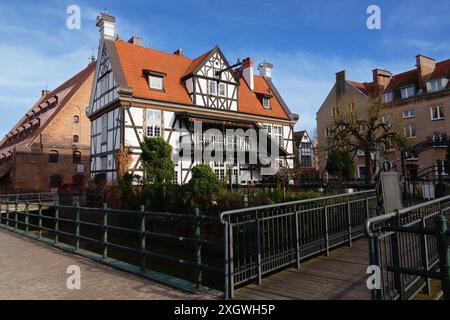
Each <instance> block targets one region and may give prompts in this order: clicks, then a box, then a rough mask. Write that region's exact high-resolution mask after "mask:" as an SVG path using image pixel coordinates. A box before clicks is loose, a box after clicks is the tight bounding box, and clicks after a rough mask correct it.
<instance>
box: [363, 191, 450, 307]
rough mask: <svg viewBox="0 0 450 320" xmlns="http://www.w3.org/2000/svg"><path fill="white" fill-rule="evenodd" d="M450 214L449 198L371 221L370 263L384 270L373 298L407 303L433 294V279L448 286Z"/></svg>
mask: <svg viewBox="0 0 450 320" xmlns="http://www.w3.org/2000/svg"><path fill="white" fill-rule="evenodd" d="M449 215H450V196H447V197H443V198H440V199H436V200H433V201H429V202H426V203H422V204H419V205H415V206H412V207H409V208H405V209H402V210H399V211H396V212H392V213H388V214H385V215H382V216H379V217H373V218H371V219H369V220H367V222H366V234H367V235H368V236H369V261H370V264H371V265H376V266H378V267H379V268H380V271H381V274H380V276H381V281H380V287H379V288H375V289H373V290H372V299H374V300H406V299H411V298H414V296H415V295H416V294H417V293H419V292H420V291H422V290H423V291H424V293H430V279H432V278H435V279H441V280H442V281H443V283H444V282H445V281H447V282H445V283H446V284H445V286H448V283H449V276H450V258H449V251H448V249H449V248H448V239H447V240H445V239H446V234H447V237H448V235H449V232H448V231H446V229H447V220H446V218H444V216H447V217H448V216H449ZM436 227H438V228H436ZM439 229H442V230H444V231H442V232H440V233H439V232H438V231H439ZM438 237H439V239H440V240H439V241H438V240H437V239H438ZM440 259H442V260H441V267H440V273H438V272H437V270H438V269H439V262H440ZM444 260H445V262H444ZM447 298H448V296H447Z"/></svg>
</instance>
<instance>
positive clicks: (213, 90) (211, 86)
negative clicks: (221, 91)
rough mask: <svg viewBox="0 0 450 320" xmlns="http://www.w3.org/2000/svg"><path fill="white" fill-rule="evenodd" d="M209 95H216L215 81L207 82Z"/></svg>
mask: <svg viewBox="0 0 450 320" xmlns="http://www.w3.org/2000/svg"><path fill="white" fill-rule="evenodd" d="M209 94H210V95H211V96H215V95H217V82H216V81H209Z"/></svg>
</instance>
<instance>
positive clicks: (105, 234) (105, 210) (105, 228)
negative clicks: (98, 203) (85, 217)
mask: <svg viewBox="0 0 450 320" xmlns="http://www.w3.org/2000/svg"><path fill="white" fill-rule="evenodd" d="M102 229H103V241H102V242H103V253H102V259H103V260H104V259H106V257H108V205H107V204H106V203H104V204H103V225H102Z"/></svg>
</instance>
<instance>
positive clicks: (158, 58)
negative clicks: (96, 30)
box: [108, 39, 291, 119]
mask: <svg viewBox="0 0 450 320" xmlns="http://www.w3.org/2000/svg"><path fill="white" fill-rule="evenodd" d="M113 43H114V46H115V50H116V52H117V57H118V59H117V60H118V63H117V65H115V64H114V62H113V61H111V63H112V64H113V72H114V73H116V72H119V73H122V74H123V77H124V81H125V83H124V84H123V86H126V87H128V88H130V89H131V92H132V96H133V97H137V98H143V99H151V100H158V101H164V102H172V103H180V104H192V100H191V98H190V96H189V94H188V92H187V89H186V87H185V83H184V79H185V78H186V77H187V76H188V75H190V74H192V73H194V72H195V71H196V70H197V69H198V68H199V67H200V66H201V65H202V62H203V61H205V59H206V58H207V57H208V56H209V55H210V54H212V53H213V52H215V51H216V50H219V51H220V49H219V48H218V47H215V48H214V49H212V50H210V51H208V52H206V53H204V54H202V55H201V56H199V57H198V58H196V59H190V58H187V57H185V56H180V55H176V54H173V53H168V52H163V51H159V50H155V49H151V48H146V47H143V46H140V45H135V44H132V43H128V42H125V41H123V40H121V39H116V40H115V41H114V42H113ZM108 50H109V49H108ZM116 70H117V71H116ZM144 70H151V71H156V72H160V73H164V74H165V77H164V91H155V90H150V88H149V86H148V80H147V78H146V76H145V74H144V72H143V71H144ZM254 82H255V90H254V91H251V90H250V88H249V87H248V85H247V84H246V82H245V80H244V79H243V78H242V76H240V78H239V84H240V86H239V93H238V105H239V107H238V108H239V110H238V111H239V112H243V113H248V114H254V115H263V116H268V117H275V118H281V119H290V116H291V113H290V110H289V108H287V105H286V104H285V102H284V101H283V100H282V98H281V96H280V95H279V93H278V92H277V91H276V89H275V87H274V85H273V83H272V82H271V80H270V79H264V78H262V77H260V76H254ZM260 92H268V93H269V94H271V95H272V96H273V98H272V99H271V109H265V108H264V107H263V105H262V101H261V99H259V97H258V93H260Z"/></svg>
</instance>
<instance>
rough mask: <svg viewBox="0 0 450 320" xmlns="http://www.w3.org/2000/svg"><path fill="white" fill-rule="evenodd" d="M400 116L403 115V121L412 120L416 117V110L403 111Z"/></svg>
mask: <svg viewBox="0 0 450 320" xmlns="http://www.w3.org/2000/svg"><path fill="white" fill-rule="evenodd" d="M402 115H403V119H410V118H414V117H415V116H416V110H415V109H411V110H406V111H403V113H402Z"/></svg>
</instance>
